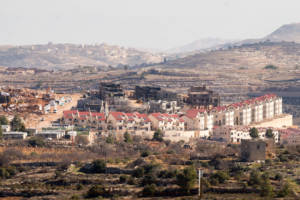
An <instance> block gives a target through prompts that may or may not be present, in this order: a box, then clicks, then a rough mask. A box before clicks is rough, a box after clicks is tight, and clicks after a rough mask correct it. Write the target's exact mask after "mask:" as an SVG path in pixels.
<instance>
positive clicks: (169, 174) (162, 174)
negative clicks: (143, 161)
mask: <svg viewBox="0 0 300 200" xmlns="http://www.w3.org/2000/svg"><path fill="white" fill-rule="evenodd" d="M177 173H178V172H177V170H169V171H167V170H162V171H160V172H159V174H158V177H159V178H175V177H176V175H177Z"/></svg>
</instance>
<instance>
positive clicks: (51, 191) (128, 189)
mask: <svg viewBox="0 0 300 200" xmlns="http://www.w3.org/2000/svg"><path fill="white" fill-rule="evenodd" d="M183 145H184V143H182V142H178V143H172V142H169V141H163V142H157V141H147V140H141V138H136V137H135V138H132V140H130V141H127V142H124V141H120V140H119V141H118V140H116V139H114V138H110V139H108V138H105V137H103V138H100V139H99V141H97V142H96V143H95V145H93V146H89V147H88V146H87V147H77V146H60V145H56V146H53V144H47V143H45V144H43V145H42V146H40V147H30V144H29V143H27V142H26V141H25V142H23V143H20V142H18V143H14V144H13V143H11V144H10V145H9V146H2V147H1V148H0V158H1V159H0V161H1V162H0V164H1V167H0V176H1V178H2V179H1V184H0V197H15V198H16V199H18V198H21V199H27V198H28V199H85V198H90V199H93V198H100V197H101V198H104V199H161V198H163V199H197V198H198V197H197V193H198V189H197V184H196V183H197V173H196V169H199V168H200V169H202V170H203V172H204V174H203V178H202V191H203V194H202V195H203V196H202V197H203V199H253V198H255V199H270V198H273V199H275V198H279V199H280V198H281V199H299V193H300V187H299V185H300V178H299V177H300V160H299V155H300V149H299V147H278V148H277V150H276V154H277V156H276V157H275V158H273V159H269V160H266V162H265V163H261V164H260V163H245V162H240V159H239V156H238V155H239V146H237V145H233V146H232V145H229V146H228V145H225V144H223V143H215V142H207V141H206V142H204V141H201V140H200V141H197V142H196V143H195V145H193V148H192V149H190V148H184V147H183Z"/></svg>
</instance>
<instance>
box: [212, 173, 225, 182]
mask: <svg viewBox="0 0 300 200" xmlns="http://www.w3.org/2000/svg"><path fill="white" fill-rule="evenodd" d="M212 178H213V179H216V180H217V181H218V183H225V181H226V180H228V179H229V175H228V173H226V172H223V171H218V172H217V173H215V174H213V175H212Z"/></svg>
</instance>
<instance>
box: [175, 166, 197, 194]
mask: <svg viewBox="0 0 300 200" xmlns="http://www.w3.org/2000/svg"><path fill="white" fill-rule="evenodd" d="M196 179H197V172H196V169H195V168H194V167H193V166H190V167H187V168H185V169H184V170H183V171H182V172H181V173H179V174H178V175H177V177H176V183H177V185H179V186H180V187H181V189H182V190H183V191H184V192H186V193H190V190H191V189H192V188H193V186H194V185H195V183H196Z"/></svg>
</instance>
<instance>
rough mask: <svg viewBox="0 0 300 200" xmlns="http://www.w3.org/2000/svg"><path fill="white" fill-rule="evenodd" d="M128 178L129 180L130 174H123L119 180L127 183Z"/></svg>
mask: <svg viewBox="0 0 300 200" xmlns="http://www.w3.org/2000/svg"><path fill="white" fill-rule="evenodd" d="M127 180H128V176H125V175H121V176H120V179H119V182H120V183H126V182H127Z"/></svg>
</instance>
